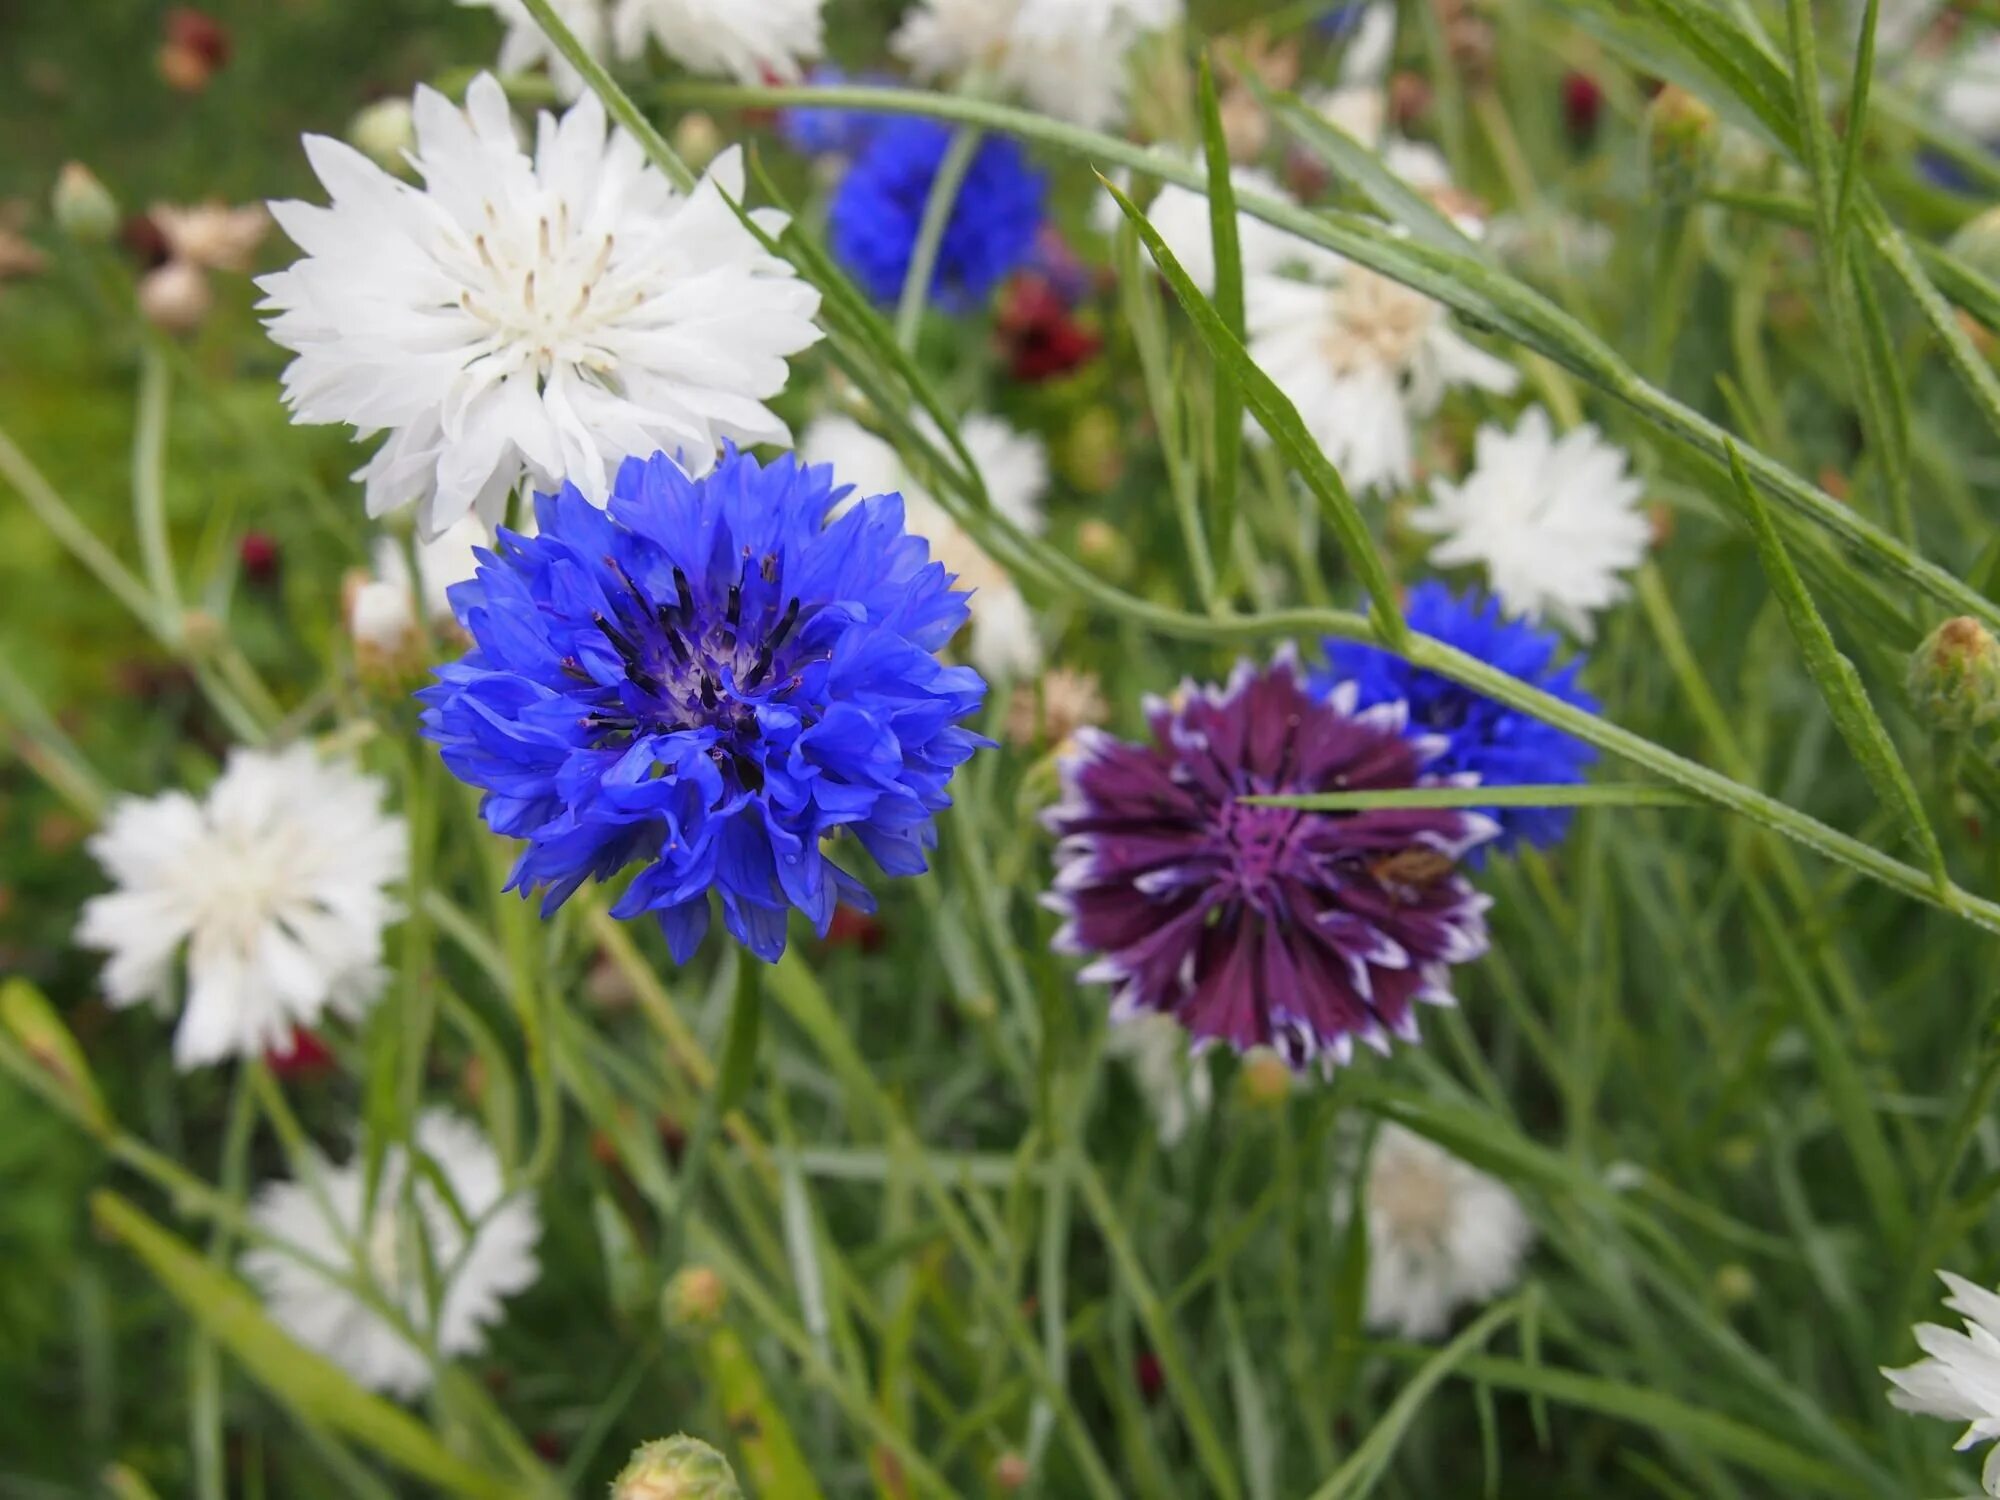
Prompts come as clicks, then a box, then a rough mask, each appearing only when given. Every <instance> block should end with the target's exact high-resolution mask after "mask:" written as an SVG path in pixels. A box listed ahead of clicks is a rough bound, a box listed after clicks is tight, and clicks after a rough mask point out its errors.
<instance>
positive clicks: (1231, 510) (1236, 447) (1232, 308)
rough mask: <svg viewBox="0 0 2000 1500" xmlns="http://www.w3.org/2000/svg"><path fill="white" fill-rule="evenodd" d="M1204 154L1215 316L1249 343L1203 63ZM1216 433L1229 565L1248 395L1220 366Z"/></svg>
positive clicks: (1230, 199) (1220, 544)
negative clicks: (1244, 393)
mask: <svg viewBox="0 0 2000 1500" xmlns="http://www.w3.org/2000/svg"><path fill="white" fill-rule="evenodd" d="M1201 128H1202V150H1203V153H1204V157H1205V160H1206V164H1207V167H1208V225H1209V234H1210V236H1211V238H1212V239H1213V241H1214V251H1215V310H1216V313H1217V315H1218V316H1220V318H1221V319H1222V326H1223V327H1224V328H1225V329H1226V330H1227V331H1228V332H1229V334H1230V336H1231V337H1232V338H1235V339H1236V340H1238V341H1239V342H1244V341H1246V339H1247V335H1246V333H1245V331H1244V321H1243V319H1244V313H1243V246H1242V243H1241V236H1240V234H1239V233H1238V225H1237V217H1236V188H1235V185H1234V184H1233V183H1232V182H1231V181H1230V165H1229V141H1228V139H1227V137H1225V136H1224V135H1223V132H1222V109H1221V106H1220V105H1219V104H1218V103H1217V102H1216V97H1215V72H1214V69H1213V67H1212V66H1211V65H1210V62H1209V59H1208V56H1207V55H1206V54H1203V56H1202V59H1201ZM1214 369H1215V401H1214V408H1215V409H1214V412H1213V415H1212V421H1211V428H1212V431H1213V434H1214V443H1213V452H1212V462H1211V486H1212V487H1211V493H1210V498H1211V505H1210V509H1211V510H1212V511H1213V513H1214V518H1215V519H1214V524H1213V526H1212V527H1211V528H1210V533H1209V534H1210V538H1211V540H1210V545H1211V546H1212V547H1213V548H1214V550H1215V554H1216V556H1218V557H1221V558H1223V559H1225V560H1226V559H1227V558H1228V557H1229V555H1230V551H1231V543H1232V542H1233V540H1234V538H1235V535H1236V506H1237V491H1238V489H1239V487H1240V485H1241V483H1242V473H1241V471H1242V467H1243V391H1242V387H1241V386H1240V385H1239V384H1238V382H1237V379H1236V376H1235V374H1234V372H1233V371H1230V370H1228V369H1226V368H1225V367H1224V366H1223V365H1222V363H1221V362H1220V361H1217V362H1216V364H1215V366H1214Z"/></svg>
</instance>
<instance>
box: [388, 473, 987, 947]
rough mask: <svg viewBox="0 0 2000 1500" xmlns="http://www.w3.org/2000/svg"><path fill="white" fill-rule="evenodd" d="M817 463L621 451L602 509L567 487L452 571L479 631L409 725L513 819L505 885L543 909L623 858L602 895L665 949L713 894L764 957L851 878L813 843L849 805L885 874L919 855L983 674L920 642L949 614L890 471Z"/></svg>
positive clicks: (865, 901)
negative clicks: (683, 466) (519, 847)
mask: <svg viewBox="0 0 2000 1500" xmlns="http://www.w3.org/2000/svg"><path fill="white" fill-rule="evenodd" d="M847 493H848V491H847V489H846V488H842V487H836V486H835V483H834V478H833V471H832V470H831V469H830V468H826V467H821V468H806V467H803V466H802V465H800V464H799V463H798V462H797V460H795V459H794V458H792V457H790V456H787V457H784V458H781V459H779V460H778V461H776V462H775V463H773V464H772V465H771V466H770V467H768V468H764V467H760V466H759V465H758V463H757V461H756V460H755V459H754V458H751V457H749V456H747V455H745V454H741V453H737V452H736V451H735V450H734V449H731V450H729V451H728V452H726V453H725V455H724V456H723V459H722V461H721V463H720V464H719V465H718V466H717V468H716V469H715V471H714V472H713V473H711V474H710V475H709V476H708V477H707V478H705V479H697V480H690V479H688V478H687V477H685V476H684V475H683V474H682V473H681V471H680V470H679V469H677V468H676V467H675V466H674V465H673V464H672V463H670V462H669V461H668V460H667V458H666V456H665V455H664V454H656V455H654V456H653V457H652V458H651V459H648V460H640V459H628V460H626V462H625V466H624V468H623V469H622V470H621V471H620V472H619V475H618V482H617V484H616V486H615V487H614V489H613V492H612V496H611V504H610V508H609V511H608V512H607V511H600V510H598V509H597V508H595V507H594V506H592V505H591V504H590V502H589V501H587V500H586V499H584V498H583V496H582V495H581V494H579V493H578V492H577V490H576V489H575V487H574V486H566V487H565V488H564V489H563V491H562V493H561V494H559V495H541V496H538V497H537V498H536V501H535V519H536V523H537V525H538V527H539V529H540V535H538V536H534V537H524V536H521V535H518V534H517V533H514V532H511V531H502V532H501V533H500V538H499V541H498V543H497V545H496V546H495V548H494V550H493V551H492V552H486V551H482V552H481V553H480V554H479V561H480V568H479V574H478V576H477V577H476V578H474V579H472V580H471V581H470V582H467V583H461V584H459V585H457V586H456V587H454V588H453V589H452V591H451V602H452V608H453V610H454V611H455V612H456V613H457V615H458V620H459V623H460V624H461V625H463V626H464V627H465V629H466V631H467V632H468V633H469V634H470V635H471V637H472V640H473V649H472V650H471V651H470V652H468V653H467V654H466V656H465V657H464V658H463V659H461V660H460V661H457V662H454V663H453V664H451V665H449V666H446V667H443V668H441V669H440V670H439V672H438V679H439V680H438V682H437V684H436V685H435V686H432V687H429V688H426V689H425V690H424V691H423V692H422V693H420V694H419V695H418V696H419V697H420V698H421V699H422V700H423V702H424V703H425V704H426V705H427V708H426V711H425V713H424V733H425V734H426V735H427V736H428V737H429V738H430V739H433V740H435V741H436V742H437V743H438V744H439V745H440V746H441V747H442V749H443V753H444V762H445V764H446V765H447V766H448V767H450V768H451V771H452V773H453V774H454V775H455V776H457V777H458V778H459V779H460V780H462V781H466V782H469V783H470V784H471V785H473V786H476V787H479V788H480V789H482V790H483V791H484V792H485V793H486V796H485V799H484V800H483V802H482V803H481V804H480V810H481V812H482V814H483V815H484V817H485V819H486V821H487V823H488V824H489V825H490V826H491V827H492V828H493V830H494V831H495V832H496V833H501V834H505V835H507V836H508V837H511V838H518V839H525V840H527V848H526V849H525V850H524V851H523V852H522V854H521V857H520V860H519V862H518V863H517V864H516V865H515V866H514V871H513V875H512V876H511V878H510V879H509V881H508V889H509V890H514V889H519V890H521V891H522V892H524V893H526V892H528V891H531V890H536V889H540V890H542V891H544V892H545V895H544V898H543V901H542V911H543V914H544V915H547V914H548V913H549V912H551V911H553V910H554V909H555V908H556V907H557V906H559V905H561V904H562V903H563V902H564V901H565V900H567V899H568V898H569V896H570V894H571V893H572V892H574V891H575V890H576V889H577V887H578V886H580V885H582V884H583V883H584V881H586V880H589V879H592V878H595V879H598V880H609V879H610V878H611V877H613V876H614V875H616V874H618V872H619V871H621V870H623V869H625V868H626V867H627V866H628V865H633V864H637V865H639V866H640V869H639V873H638V875H637V876H636V877H635V878H634V879H633V881H632V883H631V885H630V887H629V888H628V889H627V890H626V892H625V894H624V896H623V897H622V898H621V899H620V900H619V902H618V904H617V905H616V906H615V907H614V908H613V909H612V911H613V915H615V916H618V917H635V916H637V915H638V914H639V913H641V912H648V911H649V912H652V913H653V914H654V915H655V916H657V917H658V918H659V921H660V925H661V926H662V927H663V928H665V930H666V934H667V941H668V945H669V946H670V947H671V948H672V949H673V954H674V959H675V961H676V962H683V963H684V962H686V961H687V959H688V958H689V957H690V956H692V955H693V953H694V952H695V950H696V949H697V948H698V947H699V946H700V945H701V940H702V938H703V936H704V935H705V934H706V932H707V930H708V922H709V905H710V903H709V893H710V892H711V891H715V892H719V893H720V895H721V897H722V916H723V921H724V923H725V924H726V925H727V926H728V928H729V931H730V932H731V934H733V935H734V936H735V938H736V939H737V940H738V941H739V942H741V943H743V944H744V945H745V946H747V947H748V948H749V949H750V950H751V951H752V952H753V953H755V954H756V955H757V956H758V957H759V958H762V959H765V960H767V961H770V960H775V959H776V958H777V957H778V956H779V955H780V954H781V953H783V952H784V948H785V919H786V915H787V912H788V911H789V909H790V908H792V907H797V908H798V909H799V910H800V911H802V912H804V913H805V914H806V916H807V917H808V918H809V919H810V920H811V921H812V923H813V925H814V926H815V928H817V930H818V931H819V932H820V933H822V934H824V933H825V932H826V930H827V924H828V923H829V922H830V921H831V920H832V919H833V910H834V904H835V902H836V900H839V901H845V902H847V903H848V904H850V905H852V906H855V907H858V908H860V909H861V910H864V911H868V910H872V909H873V906H874V903H873V901H872V899H871V898H870V896H869V894H868V892H867V890H866V888H864V887H863V886H862V885H861V883H860V882H859V881H858V880H856V879H855V878H854V877H853V876H852V875H851V874H849V873H848V872H847V871H845V870H843V869H841V868H840V867H838V866H837V865H835V864H834V863H833V861H832V860H831V859H829V858H828V857H827V856H826V854H825V853H824V852H822V849H821V846H820V841H821V840H822V839H823V838H825V837H826V836H827V835H829V834H833V833H836V832H838V831H840V830H842V829H845V830H846V831H847V832H849V833H851V834H852V835H853V836H854V838H855V840H856V841H857V842H858V843H859V844H860V846H861V847H862V848H864V849H866V850H867V851H868V853H869V854H870V855H872V856H873V857H874V860H875V862H876V864H878V865H879V866H880V867H881V868H882V869H883V870H884V871H886V872H887V873H889V874H891V875H911V874H915V873H917V872H918V871H921V870H922V869H924V867H925V859H924V856H925V851H926V850H927V849H929V848H931V847H933V846H934V845H935V843H936V831H935V829H934V827H933V825H932V821H931V818H932V814H934V813H936V812H937V811H938V810H939V809H941V808H944V807H946V806H948V805H949V804H950V801H951V799H950V798H949V797H948V796H947V795H946V793H945V786H946V783H948V782H949V781H950V780H951V775H952V772H953V771H954V770H955V769H957V767H958V766H959V765H961V764H962V763H964V761H965V760H966V759H967V758H968V757H969V756H971V754H972V752H973V751H974V750H975V749H976V748H978V747H979V746H980V745H982V744H984V743H986V741H984V740H982V739H981V738H980V737H979V736H978V735H977V734H974V733H973V732H972V731H970V730H967V729H963V728H960V727H959V723H960V721H961V720H963V719H965V718H967V717H968V716H970V715H972V714H974V713H976V712H977V711H978V709H979V706H980V704H981V702H982V700H983V699H984V698H985V696H986V684H985V682H984V681H983V680H982V679H981V678H980V676H979V674H978V673H977V672H975V671H973V670H971V669H970V668H969V667H948V666H944V665H942V664H941V663H940V662H939V661H938V660H937V656H936V653H937V651H938V650H939V648H941V647H942V646H943V645H944V644H945V643H946V642H947V641H949V640H950V639H951V637H952V635H953V634H954V633H955V632H956V631H957V630H958V629H959V627H960V626H961V625H963V624H964V623H965V619H966V614H967V609H966V597H967V596H966V595H965V594H963V593H958V592H955V591H954V590H953V588H952V582H953V579H952V577H951V575H950V574H949V573H947V572H946V571H945V569H944V566H943V565H942V564H941V563H935V562H932V561H930V552H929V546H928V544H927V543H926V542H925V541H924V540H923V538H921V537H915V536H911V535H910V534H909V533H908V532H907V531H905V530H904V526H903V501H902V497H901V496H899V495H878V496H875V497H873V498H870V499H864V500H859V501H857V502H856V503H855V504H853V505H852V506H851V507H850V508H849V509H848V510H847V511H846V512H845V513H843V514H842V515H841V516H840V517H839V518H838V519H836V520H833V521H828V520H827V513H828V511H829V510H830V509H831V508H832V506H833V505H834V503H835V502H836V501H837V500H839V499H840V498H841V497H843V496H844V495H846V494H847Z"/></svg>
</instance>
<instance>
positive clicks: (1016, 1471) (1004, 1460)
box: [993, 1453, 1035, 1495]
mask: <svg viewBox="0 0 2000 1500" xmlns="http://www.w3.org/2000/svg"><path fill="white" fill-rule="evenodd" d="M1034 1475H1035V1471H1034V1470H1033V1469H1031V1468H1029V1467H1028V1461H1027V1460H1026V1459H1025V1458H1023V1457H1022V1456H1021V1455H1020V1454H1018V1453H1003V1454H1001V1455H1000V1456H999V1457H998V1458H996V1459H994V1460H993V1484H994V1487H995V1488H996V1489H999V1490H1001V1491H1003V1492H1004V1493H1006V1494H1009V1495H1011V1494H1013V1493H1014V1491H1016V1490H1018V1489H1024V1488H1026V1486H1027V1483H1028V1481H1029V1480H1030V1479H1032V1478H1034Z"/></svg>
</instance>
